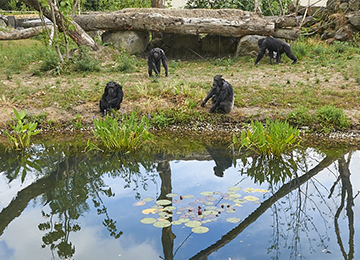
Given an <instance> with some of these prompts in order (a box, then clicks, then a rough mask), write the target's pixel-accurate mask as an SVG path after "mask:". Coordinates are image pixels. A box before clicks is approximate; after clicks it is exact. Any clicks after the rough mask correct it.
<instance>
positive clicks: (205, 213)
mask: <svg viewBox="0 0 360 260" xmlns="http://www.w3.org/2000/svg"><path fill="white" fill-rule="evenodd" d="M202 214H203V215H204V216H208V215H211V214H213V215H217V214H218V211H216V210H205V211H204V212H203V213H202Z"/></svg>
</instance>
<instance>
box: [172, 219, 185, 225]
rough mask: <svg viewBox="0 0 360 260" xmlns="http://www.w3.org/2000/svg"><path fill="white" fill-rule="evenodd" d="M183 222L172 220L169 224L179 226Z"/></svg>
mask: <svg viewBox="0 0 360 260" xmlns="http://www.w3.org/2000/svg"><path fill="white" fill-rule="evenodd" d="M182 223H183V222H182V221H181V220H180V219H179V220H174V221H172V222H171V224H172V225H181V224H182Z"/></svg>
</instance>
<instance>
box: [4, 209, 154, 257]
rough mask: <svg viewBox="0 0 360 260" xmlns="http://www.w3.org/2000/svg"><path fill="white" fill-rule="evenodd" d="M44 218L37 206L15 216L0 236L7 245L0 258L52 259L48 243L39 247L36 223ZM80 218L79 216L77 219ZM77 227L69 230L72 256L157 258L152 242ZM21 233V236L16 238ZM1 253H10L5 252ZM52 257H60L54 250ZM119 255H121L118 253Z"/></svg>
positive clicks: (99, 227)
mask: <svg viewBox="0 0 360 260" xmlns="http://www.w3.org/2000/svg"><path fill="white" fill-rule="evenodd" d="M40 222H44V218H42V217H41V214H40V212H39V210H38V209H36V210H32V211H29V210H27V211H26V212H24V213H23V214H22V217H21V220H20V219H19V218H17V219H15V220H14V221H13V222H12V223H11V224H10V225H9V226H8V228H7V229H6V230H5V232H4V234H3V236H2V237H1V239H2V243H6V244H4V245H2V246H1V247H0V248H1V249H3V248H7V249H8V250H7V252H1V253H0V259H6V260H23V259H26V260H39V259H53V258H52V256H51V251H50V249H49V247H46V248H44V249H43V248H41V244H42V236H43V235H44V234H45V233H44V232H42V231H39V230H38V228H37V226H38V224H39V223H40ZM79 222H81V218H80V219H79ZM80 225H81V231H80V232H76V233H71V234H70V241H71V242H72V243H73V244H74V245H75V255H74V259H106V260H112V259H116V260H119V259H158V257H159V255H160V254H161V253H160V252H156V251H155V250H154V248H153V246H152V244H154V242H148V243H142V244H136V241H135V239H132V238H131V237H126V236H125V235H122V236H121V239H117V240H116V239H114V238H110V237H109V236H105V237H104V236H103V235H102V234H103V233H104V227H103V226H101V225H99V226H94V227H87V226H85V225H84V224H81V223H80ZM19 237H21V239H20V238H19ZM4 253H6V254H11V255H5V258H4V255H3V254H4ZM54 254H55V259H56V260H57V259H60V258H59V257H58V256H57V253H56V252H54ZM120 255H121V257H120Z"/></svg>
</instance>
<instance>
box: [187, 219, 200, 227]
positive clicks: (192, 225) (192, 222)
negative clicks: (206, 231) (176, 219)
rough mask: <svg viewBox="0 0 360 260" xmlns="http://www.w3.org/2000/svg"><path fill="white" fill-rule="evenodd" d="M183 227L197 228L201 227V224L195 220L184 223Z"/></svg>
mask: <svg viewBox="0 0 360 260" xmlns="http://www.w3.org/2000/svg"><path fill="white" fill-rule="evenodd" d="M185 226H187V227H198V226H201V222H200V221H197V220H192V221H188V222H186V223H185Z"/></svg>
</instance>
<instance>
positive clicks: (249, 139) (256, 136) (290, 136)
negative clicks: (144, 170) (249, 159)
mask: <svg viewBox="0 0 360 260" xmlns="http://www.w3.org/2000/svg"><path fill="white" fill-rule="evenodd" d="M299 139H300V137H299V130H297V129H296V128H293V127H291V126H289V124H288V123H287V122H281V121H279V120H275V121H270V119H267V120H266V125H265V128H264V126H263V125H262V123H261V122H258V121H255V122H253V121H251V129H249V130H248V131H242V132H241V140H240V145H241V147H246V148H248V149H251V150H253V151H254V152H256V153H257V154H259V155H264V156H268V157H280V156H281V154H282V153H285V152H286V151H289V150H292V149H293V148H294V147H295V146H296V145H298V144H299V143H300V140H299ZM297 140H299V141H298V142H297V143H295V142H296V141H297ZM233 143H234V144H235V143H237V138H236V135H235V134H233Z"/></svg>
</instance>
